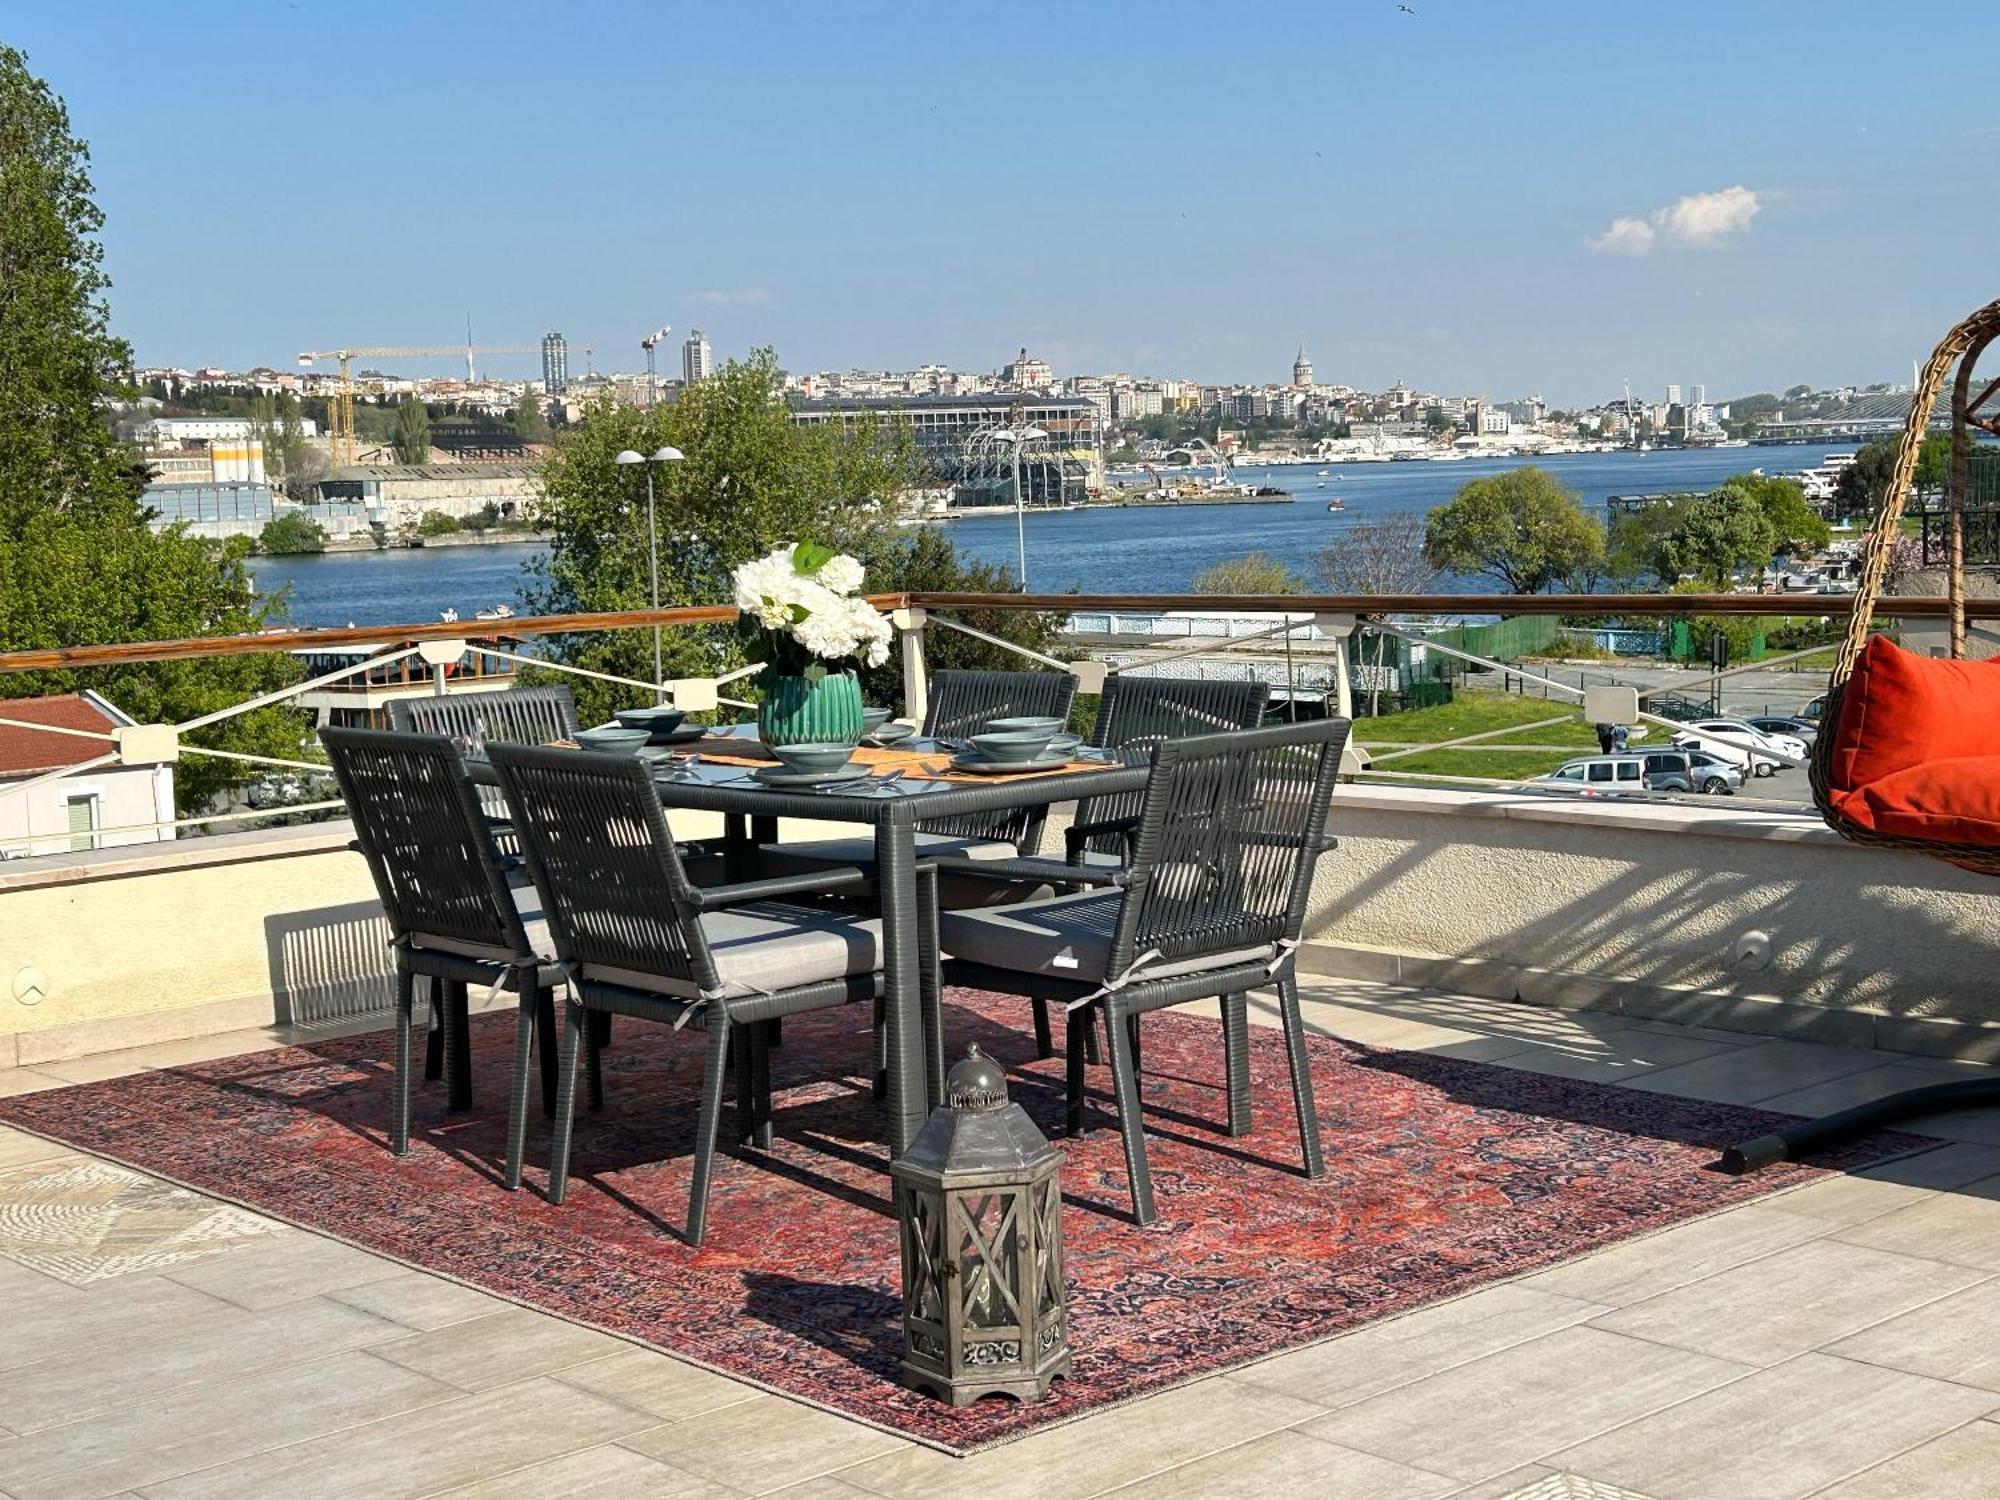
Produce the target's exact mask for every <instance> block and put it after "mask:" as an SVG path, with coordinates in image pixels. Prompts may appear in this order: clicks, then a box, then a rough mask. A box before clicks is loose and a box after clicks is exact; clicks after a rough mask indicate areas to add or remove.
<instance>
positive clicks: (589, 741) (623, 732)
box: [576, 724, 653, 755]
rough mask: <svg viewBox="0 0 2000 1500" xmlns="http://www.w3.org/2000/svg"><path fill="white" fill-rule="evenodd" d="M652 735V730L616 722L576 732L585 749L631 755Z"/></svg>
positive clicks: (600, 752)
mask: <svg viewBox="0 0 2000 1500" xmlns="http://www.w3.org/2000/svg"><path fill="white" fill-rule="evenodd" d="M652 737H653V736H652V732H651V731H650V730H646V729H626V728H622V727H620V726H619V725H616V724H605V725H601V726H599V727H598V728H596V729H579V730H578V731H577V732H576V742H577V743H578V744H579V745H581V746H583V748H584V749H586V750H595V751H597V752H598V753H599V754H606V755H631V754H632V753H633V752H635V751H636V750H637V749H638V748H639V747H640V746H641V745H643V744H645V743H646V741H647V740H649V739H651V738H652Z"/></svg>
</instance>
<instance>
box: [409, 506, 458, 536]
mask: <svg viewBox="0 0 2000 1500" xmlns="http://www.w3.org/2000/svg"><path fill="white" fill-rule="evenodd" d="M459 529H460V528H459V524H458V517H457V516H454V515H449V514H447V513H446V512H444V511H441V510H427V511H425V512H424V514H423V518H422V519H421V520H419V521H418V522H417V535H418V536H450V535H451V534H452V533H453V532H454V531H457V530H459Z"/></svg>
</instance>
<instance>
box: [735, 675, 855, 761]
mask: <svg viewBox="0 0 2000 1500" xmlns="http://www.w3.org/2000/svg"><path fill="white" fill-rule="evenodd" d="M757 735H758V737H759V738H760V739H762V740H763V742H764V743H765V744H767V745H856V744H859V743H860V742H861V681H860V679H859V678H857V677H856V676H855V675H854V674H853V673H852V672H828V673H827V674H826V676H824V677H822V678H820V680H819V681H818V682H811V681H808V680H807V679H806V678H804V677H774V678H772V679H771V680H770V684H769V686H768V687H767V688H766V689H765V691H764V701H763V702H762V703H760V704H758V705H757Z"/></svg>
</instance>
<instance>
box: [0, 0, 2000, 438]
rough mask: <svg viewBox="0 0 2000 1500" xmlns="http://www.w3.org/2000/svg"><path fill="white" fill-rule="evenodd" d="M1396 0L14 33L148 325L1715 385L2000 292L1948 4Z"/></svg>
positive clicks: (1572, 395)
mask: <svg viewBox="0 0 2000 1500" xmlns="http://www.w3.org/2000/svg"><path fill="white" fill-rule="evenodd" d="M1413 3H1414V8H1415V10H1416V12H1417V14H1415V15H1410V14H1407V13H1404V12H1403V11H1401V10H1400V9H1398V7H1397V6H1396V5H1395V4H1394V3H1393V0H1382V3H1377V0H1321V3H1318V4H1312V5H1296V6H1288V5H1284V4H1270V3H1266V4H1263V5H1259V6H1254V7H1249V8H1245V9H1242V10H1236V9H1234V8H1232V7H1225V6H1217V5H1215V4H1213V3H1209V4H1205V5H1177V4H1145V5H1109V4H1069V5H1052V4H1036V3H1028V4H1014V5H1010V6H1006V7H1001V8H995V7H991V6H975V5H972V4H961V3H959V0H932V3H927V4H921V5H919V4H916V3H909V4H901V5H888V4H871V3H849V4H843V5H839V6H807V5H804V4H790V3H786V4H776V5H748V4H740V5H704V6H694V5H684V4H667V5H661V4H657V3H655V4H644V5H642V4H626V3H622V0H601V3H593V4H590V5H587V6H586V5H563V4H553V3H549V0H540V3H536V4H513V3H486V4H480V5H476V6H475V5H470V4H460V3H455V0H436V3H425V4H421V5H408V4H376V3H368V0H343V3H339V4H333V3H328V0H272V3H255V4H252V3H233V4H220V3H205V0H183V3H179V4H174V5H149V6H142V5H139V4H137V3H136V0H126V3H123V4H119V5H114V6H112V7H107V8H99V7H95V6H66V7H59V6H54V5H42V6H35V7H32V8H28V7H22V8H17V9H16V10H15V13H14V14H13V15H12V16H11V17H10V19H9V20H8V22H7V24H6V25H5V27H4V28H0V39H4V40H5V41H7V42H9V43H11V44H13V45H16V46H20V47H23V48H24V49H26V50H27V51H28V53H29V56H30V64H31V66H32V67H34V69H35V70H36V71H37V72H39V73H40V74H42V75H43V76H44V77H46V78H48V79H49V80H50V81H51V82H52V84H53V85H54V87H55V88H56V89H57V91H58V92H60V93H61V94H62V95H64V96H65V98H66V99H67V100H68V102H69V105H70V109H71V113H72V116H73V120H74V123H75V127H76V129H77V131H78V133H79V134H81V135H82V136H84V137H85V138H86V139H88V140H89V141H90V142H91V144H92V149H93V157H94V170H95V174H96V180H97V185H98V191H99V196H100V200H101V201H102V203H103V206H104V208H105V211H106V214H107V216H108V220H109V222H108V224H107V227H106V245H107V249H108V259H109V265H110V270H111V273H112V275H113V277H114V280H115V285H114V288H113V292H112V310H113V315H114V321H115V323H116V325H117V327H118V329H119V331H120V332H122V333H123V334H124V335H125V336H126V337H128V338H130V339H131V340H132V341H133V344H134V346H135V348H136V351H137V353H138V355H139V357H140V359H141V360H142V361H147V362H175V363H183V364H191V363H196V362H220V363H225V364H234V365H242V364H249V363H254V362H263V363H270V364H274V365H280V366H282V365H285V364H287V363H288V362H289V361H290V360H291V358H292V357H293V356H294V355H295V354H296V353H297V351H299V350H300V349H302V348H323V347H329V346H331V345H334V344H339V343H381V344H432V343H436V344H448V343H450V342H452V341H453V340H454V339H458V338H461V337H462V335H463V329H464V323H465V318H466V315H467V313H468V312H469V313H470V314H471V316H472V319H473V327H474V331H475V335H476V336H477V337H478V338H479V339H481V340H482V341H484V342H488V343H495V344H517V343H518V344H531V343H534V342H535V341H536V340H538V339H539V338H540V336H541V334H542V333H543V332H544V331H546V330H547V329H550V328H558V329H561V330H562V331H563V332H564V333H565V334H566V335H567V336H568V337H569V340H570V343H571V345H572V349H573V350H574V351H576V352H574V353H573V354H572V360H573V363H574V364H575V365H576V366H577V367H579V368H580V367H581V365H582V354H581V352H580V351H581V348H582V346H583V345H585V344H589V345H592V346H594V347H595V349H596V351H597V352H596V355H595V362H596V365H597V367H598V368H599V369H604V368H607V367H614V368H623V369H636V368H639V367H640V366H641V365H642V363H643V361H642V356H641V355H640V353H639V350H638V347H637V344H638V340H639V338H640V337H641V336H642V335H644V334H645V333H647V332H648V331H650V330H651V329H652V328H654V327H656V326H657V325H659V324H661V323H671V324H672V325H674V327H675V329H676V337H678V334H679V332H681V331H684V330H686V329H687V328H688V327H690V326H700V327H703V328H704V329H706V330H707V331H708V333H709V335H710V338H711V339H712V341H713V342H714V344H715V346H716V349H717V352H718V353H719V354H722V355H733V354H741V353H743V352H744V351H746V350H748V349H749V348H751V347H753V346H755V345H758V344H772V345H774V346H776V348H777V350H778V355H779V359H780V362H781V363H783V364H785V365H786V366H788V367H790V368H794V369H810V368H825V367H836V368H846V367H849V366H863V367H882V366H888V367H897V368H903V367H909V366H912V365H915V364H918V363H920V362H923V361H926V360H941V361H944V362H947V363H950V364H954V365H957V366H960V367H969V368H976V369H988V368H992V367H994V366H996V365H997V364H999V363H1000V362H1002V361H1003V360H1004V359H1006V358H1007V357H1008V356H1009V355H1010V354H1011V353H1012V351H1013V350H1014V349H1015V348H1016V347H1018V346H1020V345H1023V344H1026V345H1028V346H1029V347H1030V348H1031V349H1032V350H1034V351H1035V352H1037V353H1039V354H1041V355H1043V356H1044V357H1046V358H1048V359H1050V360H1051V361H1052V362H1053V363H1054V365H1055V366H1056V369H1057V371H1058V373H1071V372H1077V371H1099V370H1110V369H1124V370H1130V371H1135V372H1143V373H1153V374H1162V375H1181V376H1188V377H1192V378H1196V379H1203V380H1276V379H1283V378H1286V375H1287V371H1288V368H1289V364H1290V360H1291V355H1292V352H1293V349H1294V348H1295V346H1296V345H1297V344H1298V343H1299V342H1300V341H1301V340H1303V341H1304V342H1305V344H1306V345H1307V347H1308V348H1309V350H1310V352H1311V354H1312V356H1313V359H1314V363H1315V366H1316V368H1317V371H1318V374H1319V377H1320V378H1321V379H1322V380H1340V381H1347V382H1351V383H1354V384H1357V385H1361V386H1364V387H1372V388H1379V387H1382V386H1386V385H1387V384H1389V383H1390V382H1391V381H1393V380H1396V379H1398V378H1401V379H1403V380H1405V381H1408V382H1410V383H1412V384H1416V385H1421V386H1426V387H1433V388H1442V389H1446V390H1452V391H1465V392H1470V393H1475V394H1477V393H1485V394H1488V395H1490V396H1492V397H1494V398H1495V399H1506V398H1509V397H1513V396H1517V395H1522V394H1525V393H1527V392H1530V391H1540V392H1542V393H1544V394H1545V395H1547V396H1548V397H1549V398H1550V399H1552V400H1555V401H1557V402H1575V401H1582V400H1594V399H1602V398H1604V397H1607V396H1609V395H1612V394H1615V393H1616V392H1617V389H1618V386H1619V382H1620V381H1621V380H1623V379H1625V378H1628V377H1629V378H1630V379H1631V381H1632V383H1633V386H1634V389H1635V391H1643V392H1650V393H1653V394H1655V395H1657V394H1659V393H1660V391H1661V388H1663V387H1664V385H1665V384H1666V383H1667V382H1669V381H1679V382H1697V381H1698V382H1704V383H1706V385H1707V386H1708V388H1709V391H1710V394H1711V395H1712V396H1715V397H1718V398H1719V397H1722V396H1725V395H1730V394H1744V393H1746V392H1749V391H1752V390H1759V389H1765V388H1772V387H1782V386H1784V385H1787V384H1790V383H1793V382H1796V381H1810V382H1814V383H1834V382H1846V381H1856V382H1861V381H1868V380H1879V379H1903V380H1907V379H1908V378H1909V369H1910V362H1911V360H1912V359H1914V358H1916V357H1918V356H1920V355H1921V354H1923V353H1924V352H1926V351H1927V350H1928V348H1929V346H1930V344H1931V343H1932V342H1933V341H1934V340H1935V339H1936V338H1937V336H1938V335H1939V334H1941V333H1942V332H1943V330H1944V329H1945V328H1946V327H1947V326H1948V325H1949V324H1950V323H1951V322H1952V321H1954V320H1955V319H1956V318H1957V317H1959V316H1960V315H1962V314H1963V313H1964V312H1966V311H1968V310H1970V308H1972V307H1973V306H1975V305H1976V304H1978V303H1979V302H1982V301H1984V300H1986V299H1987V298H1989V297H1991V296H1993V295H1994V294H1995V292H1996V291H1997V290H2000V287H1996V285H1995V284H1994V275H1993V272H1994V266H1995V260H1994V257H1993V246H1994V245H1995V244H1996V242H2000V192H1996V191H1995V189H1996V187H2000V173H1996V170H1995V158H1996V152H2000V99H1996V97H1995V96H1994V94H1993V92H1992V90H1990V89H1988V88H1985V87H1983V86H1981V87H1968V84H1969V83H1970V82H1971V81H1972V80H1974V79H1978V78H1982V77H1990V76H1992V69H1993V65H1994V64H1995V62H1996V61H2000V43H1995V42H1994V41H1993V40H1992V39H1991V38H1989V37H1983V36H1982V35H1981V34H1980V33H1979V30H1978V28H1977V27H1974V26H1968V25H1967V24H1966V14H1967V13H1966V12H1965V11H1964V9H1963V7H1962V6H1951V7H1947V6H1944V5H1932V4H1919V3H1915V0H1899V3H1898V4H1896V5H1895V6H1893V7H1891V6H1887V5H1884V4H1881V3H1879V0H1867V3H1864V0H1845V3H1842V0H1833V3H1819V4H1795V3H1789V0H1786V3H1778V0H1751V3H1740V4H1736V3H1733V4H1727V5H1702V4H1686V5H1680V6H1672V7H1656V8H1653V9H1651V10H1647V9H1644V8H1641V9H1639V10H1632V9H1630V8H1625V9H1622V10H1620V9H1614V8H1608V7H1605V6H1603V5H1602V4H1597V3H1589V4H1585V3H1549V4H1526V5H1522V4H1513V5H1502V4H1493V3H1488V0H1413ZM112 17H115V18H116V19H115V21H111V19H110V18H112ZM1974 54H1982V55H1974ZM1737 189H1741V190H1742V192H1741V193H1738V192H1735V191H1734V190H1737ZM1620 221H1626V222H1624V223H1622V224H1621V223H1620ZM1614 225H1617V226H1619V227H1617V228H1616V229H1614ZM1607 236H1608V238H1607ZM1593 246H1596V247H1597V248H1593ZM532 365H533V361H532V360H528V359H517V360H513V361H499V360H496V361H495V362H494V364H493V368H494V370H495V371H496V372H499V373H509V372H510V371H513V372H521V373H525V372H526V371H527V370H529V369H530V368H531V367H532ZM412 368H415V366H414V365H413V366H412ZM436 368H438V369H441V370H442V369H446V368H449V362H440V363H439V364H438V365H437V366H436Z"/></svg>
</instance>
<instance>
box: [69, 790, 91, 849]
mask: <svg viewBox="0 0 2000 1500" xmlns="http://www.w3.org/2000/svg"><path fill="white" fill-rule="evenodd" d="M63 809H64V812H65V813H66V814H67V815H68V818H69V846H70V848H72V849H95V848H96V847H97V829H98V821H97V793H95V792H84V793H82V794H80V795H78V796H74V797H69V798H66V799H64V803H63Z"/></svg>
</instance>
